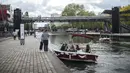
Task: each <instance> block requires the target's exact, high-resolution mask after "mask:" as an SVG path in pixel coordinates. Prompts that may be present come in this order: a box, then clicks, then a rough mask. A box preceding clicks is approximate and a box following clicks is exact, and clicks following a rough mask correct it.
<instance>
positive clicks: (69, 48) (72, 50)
mask: <svg viewBox="0 0 130 73" xmlns="http://www.w3.org/2000/svg"><path fill="white" fill-rule="evenodd" d="M68 51H70V52H75V51H76V49H75V47H74V45H73V44H72V45H71V46H70V47H68Z"/></svg>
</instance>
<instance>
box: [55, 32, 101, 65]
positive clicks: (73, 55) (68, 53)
mask: <svg viewBox="0 0 130 73" xmlns="http://www.w3.org/2000/svg"><path fill="white" fill-rule="evenodd" d="M75 36H78V37H84V38H89V39H93V37H91V36H87V35H84V34H72V37H75ZM71 43H72V42H71ZM68 45H70V43H69V44H66V45H64V44H62V46H64V48H65V46H67V49H68ZM62 46H61V48H62ZM77 47H78V46H77V45H76V49H74V44H71V47H69V50H67V49H54V53H55V54H56V55H57V57H58V58H60V59H64V60H71V61H84V62H94V63H96V62H97V58H98V55H95V54H93V53H92V52H91V50H90V49H91V48H90V46H89V45H88V44H87V45H86V48H85V51H84V49H83V48H79V47H78V48H79V49H77ZM72 48H73V50H72Z"/></svg>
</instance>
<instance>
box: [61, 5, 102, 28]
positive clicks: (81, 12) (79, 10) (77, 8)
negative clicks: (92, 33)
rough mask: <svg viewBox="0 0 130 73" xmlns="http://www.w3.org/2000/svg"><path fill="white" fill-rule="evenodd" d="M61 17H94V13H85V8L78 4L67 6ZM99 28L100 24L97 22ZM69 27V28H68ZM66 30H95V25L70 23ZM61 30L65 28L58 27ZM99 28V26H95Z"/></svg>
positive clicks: (92, 23)
mask: <svg viewBox="0 0 130 73" xmlns="http://www.w3.org/2000/svg"><path fill="white" fill-rule="evenodd" d="M62 16H95V13H94V12H92V11H91V12H89V11H85V8H84V6H83V5H79V4H75V3H72V4H68V5H67V6H66V7H65V8H64V10H63V12H62ZM98 23H99V24H100V28H101V27H102V26H101V22H98ZM70 25H71V26H70ZM70 25H69V27H68V28H70V27H73V28H78V29H86V28H95V27H96V26H97V25H96V23H95V22H71V23H70ZM60 27H61V28H67V27H65V26H60ZM97 27H99V26H97Z"/></svg>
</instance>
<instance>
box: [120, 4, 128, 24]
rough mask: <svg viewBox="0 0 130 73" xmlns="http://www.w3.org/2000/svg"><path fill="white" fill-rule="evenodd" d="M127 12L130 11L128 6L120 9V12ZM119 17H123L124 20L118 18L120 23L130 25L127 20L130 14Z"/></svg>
mask: <svg viewBox="0 0 130 73" xmlns="http://www.w3.org/2000/svg"><path fill="white" fill-rule="evenodd" d="M128 10H130V5H128V6H124V7H121V8H120V12H123V11H128ZM120 16H125V18H120V20H121V23H123V24H127V25H130V22H129V20H130V18H129V17H130V13H123V14H121V15H120Z"/></svg>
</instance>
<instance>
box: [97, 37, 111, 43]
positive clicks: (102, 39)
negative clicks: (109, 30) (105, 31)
mask: <svg viewBox="0 0 130 73" xmlns="http://www.w3.org/2000/svg"><path fill="white" fill-rule="evenodd" d="M99 42H101V43H110V42H111V39H110V38H99Z"/></svg>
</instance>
